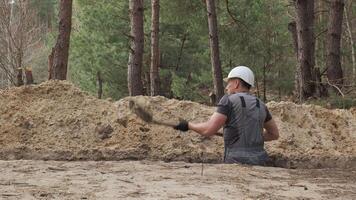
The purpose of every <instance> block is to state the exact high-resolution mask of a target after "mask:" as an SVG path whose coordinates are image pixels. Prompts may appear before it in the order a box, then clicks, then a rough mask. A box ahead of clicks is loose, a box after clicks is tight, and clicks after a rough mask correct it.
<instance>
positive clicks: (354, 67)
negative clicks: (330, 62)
mask: <svg viewBox="0 0 356 200" xmlns="http://www.w3.org/2000/svg"><path fill="white" fill-rule="evenodd" d="M350 7H351V8H352V1H351V3H350ZM344 8H345V9H344V10H345V21H346V28H347V33H348V35H349V38H350V46H351V61H352V76H351V77H352V79H354V80H355V79H356V58H355V47H354V45H355V42H354V38H353V36H352V27H351V25H352V24H351V23H350V19H349V13H348V10H347V6H345V7H344Z"/></svg>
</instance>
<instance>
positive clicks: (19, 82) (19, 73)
mask: <svg viewBox="0 0 356 200" xmlns="http://www.w3.org/2000/svg"><path fill="white" fill-rule="evenodd" d="M21 85H23V76H22V68H17V81H16V86H18V87H19V86H21Z"/></svg>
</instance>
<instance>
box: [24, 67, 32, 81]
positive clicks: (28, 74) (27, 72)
mask: <svg viewBox="0 0 356 200" xmlns="http://www.w3.org/2000/svg"><path fill="white" fill-rule="evenodd" d="M25 77H26V85H31V84H33V76H32V69H31V68H25Z"/></svg>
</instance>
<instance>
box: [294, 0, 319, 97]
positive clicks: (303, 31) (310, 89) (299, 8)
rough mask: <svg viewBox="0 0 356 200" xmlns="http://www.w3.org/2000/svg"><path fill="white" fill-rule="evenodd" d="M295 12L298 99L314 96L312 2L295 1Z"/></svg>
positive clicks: (311, 0)
mask: <svg viewBox="0 0 356 200" xmlns="http://www.w3.org/2000/svg"><path fill="white" fill-rule="evenodd" d="M295 7H296V12H297V18H296V28H297V36H298V68H299V69H298V70H299V71H300V77H299V78H300V79H299V82H300V86H301V87H300V91H299V92H297V93H298V94H300V99H301V100H304V99H307V98H308V97H311V96H313V95H314V94H315V76H314V74H313V72H314V64H315V61H314V59H315V57H314V52H315V51H314V48H315V42H314V40H315V38H314V0H295Z"/></svg>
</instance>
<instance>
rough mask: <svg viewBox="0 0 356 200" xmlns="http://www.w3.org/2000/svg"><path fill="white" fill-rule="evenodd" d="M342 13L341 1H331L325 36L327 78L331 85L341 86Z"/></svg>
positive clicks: (342, 5)
mask: <svg viewBox="0 0 356 200" xmlns="http://www.w3.org/2000/svg"><path fill="white" fill-rule="evenodd" d="M343 11H344V1H343V0H332V1H331V10H330V16H329V24H328V35H327V41H328V42H327V48H326V50H327V58H326V68H327V76H328V79H329V81H330V83H331V84H335V85H336V86H338V87H341V86H342V83H343V73H342V68H341V60H340V45H341V32H342V18H343Z"/></svg>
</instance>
